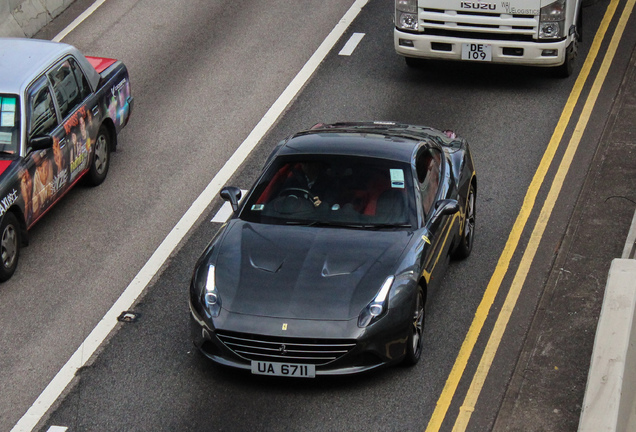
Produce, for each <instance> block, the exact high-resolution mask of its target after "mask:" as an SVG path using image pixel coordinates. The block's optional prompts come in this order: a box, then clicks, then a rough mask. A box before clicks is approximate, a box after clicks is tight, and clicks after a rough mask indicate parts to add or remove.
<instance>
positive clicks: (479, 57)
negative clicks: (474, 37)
mask: <svg viewBox="0 0 636 432" xmlns="http://www.w3.org/2000/svg"><path fill="white" fill-rule="evenodd" d="M462 60H475V61H492V46H490V45H487V44H478V43H465V44H462Z"/></svg>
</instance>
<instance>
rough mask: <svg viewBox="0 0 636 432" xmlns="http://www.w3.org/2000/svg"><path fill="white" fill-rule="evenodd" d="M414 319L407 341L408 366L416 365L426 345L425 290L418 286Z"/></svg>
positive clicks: (406, 363) (406, 357)
mask: <svg viewBox="0 0 636 432" xmlns="http://www.w3.org/2000/svg"><path fill="white" fill-rule="evenodd" d="M412 317H413V320H412V322H411V327H410V329H409V336H408V340H407V341H406V356H405V357H404V360H403V363H404V365H406V366H415V365H416V364H417V362H418V361H419V360H420V357H421V356H422V346H423V345H424V290H423V289H422V287H421V286H418V287H417V299H416V300H415V306H414V308H413V315H412Z"/></svg>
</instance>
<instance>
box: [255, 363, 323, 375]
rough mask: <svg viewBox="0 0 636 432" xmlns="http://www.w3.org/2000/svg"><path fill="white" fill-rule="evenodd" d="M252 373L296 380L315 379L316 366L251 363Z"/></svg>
mask: <svg viewBox="0 0 636 432" xmlns="http://www.w3.org/2000/svg"><path fill="white" fill-rule="evenodd" d="M252 373H253V374H257V375H274V376H287V377H298V378H315V377H316V366H314V365H301V364H293V363H274V362H262V361H253V362H252Z"/></svg>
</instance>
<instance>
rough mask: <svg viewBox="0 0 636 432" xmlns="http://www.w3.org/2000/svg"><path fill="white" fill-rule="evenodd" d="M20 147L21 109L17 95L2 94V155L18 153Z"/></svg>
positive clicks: (0, 150) (0, 116)
mask: <svg viewBox="0 0 636 432" xmlns="http://www.w3.org/2000/svg"><path fill="white" fill-rule="evenodd" d="M19 145H20V109H19V103H18V96H17V95H10V94H9V95H7V94H0V153H5V152H6V153H17V151H18V149H19Z"/></svg>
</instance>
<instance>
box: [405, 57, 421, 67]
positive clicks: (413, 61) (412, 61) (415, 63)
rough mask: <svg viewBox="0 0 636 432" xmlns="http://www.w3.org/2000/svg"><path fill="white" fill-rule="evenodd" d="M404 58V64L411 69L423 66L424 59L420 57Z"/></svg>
mask: <svg viewBox="0 0 636 432" xmlns="http://www.w3.org/2000/svg"><path fill="white" fill-rule="evenodd" d="M404 60H405V61H406V65H407V66H408V67H410V68H413V69H418V68H421V67H422V66H424V60H422V59H418V58H413V57H404Z"/></svg>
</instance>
